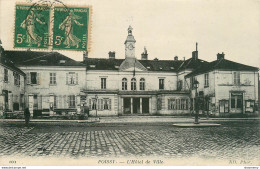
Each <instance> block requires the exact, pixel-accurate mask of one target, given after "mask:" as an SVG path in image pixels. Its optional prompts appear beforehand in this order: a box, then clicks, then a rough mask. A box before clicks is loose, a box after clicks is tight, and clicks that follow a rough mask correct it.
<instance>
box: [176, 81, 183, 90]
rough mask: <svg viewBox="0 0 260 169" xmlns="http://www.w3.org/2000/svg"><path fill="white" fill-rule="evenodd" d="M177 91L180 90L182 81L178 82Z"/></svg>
mask: <svg viewBox="0 0 260 169" xmlns="http://www.w3.org/2000/svg"><path fill="white" fill-rule="evenodd" d="M177 90H179V91H180V90H182V80H179V81H178V84H177Z"/></svg>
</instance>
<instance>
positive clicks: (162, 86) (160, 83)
mask: <svg viewBox="0 0 260 169" xmlns="http://www.w3.org/2000/svg"><path fill="white" fill-rule="evenodd" d="M159 89H161V90H162V89H164V79H159Z"/></svg>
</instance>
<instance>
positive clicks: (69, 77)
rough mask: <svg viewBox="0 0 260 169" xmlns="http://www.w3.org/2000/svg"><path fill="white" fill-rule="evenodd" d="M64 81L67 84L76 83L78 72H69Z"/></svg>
mask: <svg viewBox="0 0 260 169" xmlns="http://www.w3.org/2000/svg"><path fill="white" fill-rule="evenodd" d="M66 78H67V79H66V82H67V84H68V85H76V84H78V73H75V72H69V73H67V76H66Z"/></svg>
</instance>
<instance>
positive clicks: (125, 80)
mask: <svg viewBox="0 0 260 169" xmlns="http://www.w3.org/2000/svg"><path fill="white" fill-rule="evenodd" d="M122 90H127V79H126V78H123V79H122Z"/></svg>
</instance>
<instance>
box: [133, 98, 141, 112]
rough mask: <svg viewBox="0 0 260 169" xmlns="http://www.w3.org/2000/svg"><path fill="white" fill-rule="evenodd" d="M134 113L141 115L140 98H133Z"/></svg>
mask: <svg viewBox="0 0 260 169" xmlns="http://www.w3.org/2000/svg"><path fill="white" fill-rule="evenodd" d="M133 113H134V114H137V113H138V114H139V113H140V98H133Z"/></svg>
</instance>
